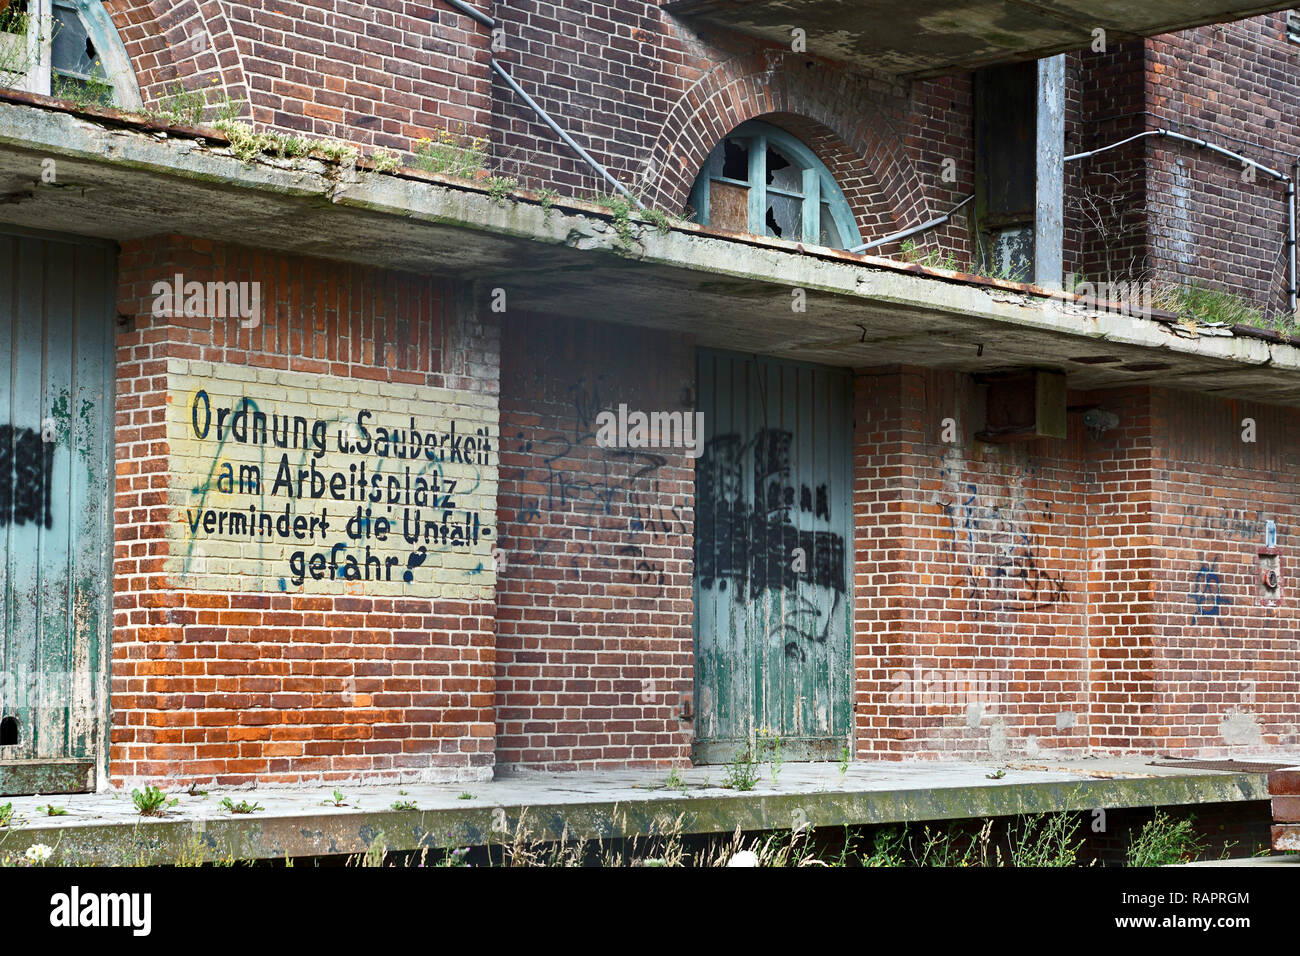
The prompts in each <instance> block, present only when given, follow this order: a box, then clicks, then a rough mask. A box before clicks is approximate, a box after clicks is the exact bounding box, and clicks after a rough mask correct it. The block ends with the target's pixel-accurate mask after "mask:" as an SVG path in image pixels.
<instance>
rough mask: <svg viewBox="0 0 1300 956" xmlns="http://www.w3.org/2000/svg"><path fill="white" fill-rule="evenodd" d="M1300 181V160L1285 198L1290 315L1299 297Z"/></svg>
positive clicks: (1293, 172) (1295, 163)
mask: <svg viewBox="0 0 1300 956" xmlns="http://www.w3.org/2000/svg"><path fill="white" fill-rule="evenodd" d="M1297 181H1300V159H1298V160H1296V161H1295V162H1293V163H1292V164H1291V181H1290V182H1288V183H1287V190H1286V191H1287V198H1288V199H1290V200H1291V234H1290V236H1289V237H1288V239H1287V257H1286V260H1287V266H1288V267H1289V268H1288V270H1287V271H1288V272H1289V274H1290V276H1291V290H1290V292H1291V314H1292V315H1295V312H1296V299H1297V297H1298V296H1300V284H1297V277H1296V245H1295V244H1296V212H1297V210H1296V190H1295V184H1296V182H1297Z"/></svg>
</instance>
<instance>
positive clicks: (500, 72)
mask: <svg viewBox="0 0 1300 956" xmlns="http://www.w3.org/2000/svg"><path fill="white" fill-rule="evenodd" d="M443 3H445V4H447V6H449V7H451V8H452V9H453V10H458V11H459V12H461V13H463V14H465V16H467V17H470V18H471V19H473V20H476V21H478V22H479V23H481V24H483V26H485V27H487V28H488V29H489V30H494V29H496V25H497V22H496V21H495V20H494V19H492V18H491V17H490V16H488V15H487V14H486V13H483V12H482V11H480V10H477V9H475V8H474V7H472V6H470V5H469V4H468V3H464V2H462V0H443ZM488 62H489V63H490V64H491V66H492V69H493V71H494V72H495V73H496V74H497V76H499V77H501V79H502V80H504V81H505V83H506V85H507V86H509V87H510V89H511V90H513V91H514V93H515V95H516V96H518V97H519V98H520V99H521V100H523V101H524V102H525V103H526V104H527V105H528V108H529V109H531V110H532V111H533V112H534V113H536V114H537V116H538V118H539V119H540V120H541V121H542V122H543V123H545V124H546V125H547V126H548V127H550V130H551V132H553V133H554V134H555V135H556V136H558V137H559V138H560V140H561V141H562V142H563V143H564V145H566V146H568V147H569V148H570V149H571V150H573V151H574V152H575V153H577V154H578V156H579V158H581V159H582V161H583V162H585V163H586V164H587V165H588V166H590V167H591V168H592V169H593V170H595V171H596V173H597V174H599V175H600V177H601V178H602V179H604V180H605V182H607V183H609V184H610V185H611V186H613V187H614V189H615V190H616V191H618V192H619V193H621V194H622V195H623V196H625V197H626V198H627V199H629V200H631V201H632V203H633V204H635V206H636V207H637V208H638V209H640V210H641V211H642V212H645V211H646V206H645V204H644V203H643V202H641V200H640V199H638V198H637V197H636V196H634V195H632V193H631V192H629V191H628V189H627V187H626V186H624V185H623V184H622V183H620V182H619V181H618V180H617V179H615V178H614V177H613V176H611V175H610V173H609V170H608V169H606V168H605V167H604V166H602V165H601V164H600V163H598V162H597V161H596V159H595V157H593V156H592V155H591V154H590V153H588V152H587V151H586V150H585V149H583V148H582V147H581V146H580V145H578V142H577V140H575V139H574V138H573V137H572V136H570V135H569V134H568V133H567V132H565V131H564V129H563V128H562V127H561V126H560V124H559V123H557V122H555V120H553V119H551V116H550V114H549V113H547V112H546V110H544V109H542V107H541V105H540V104H538V102H537V101H536V100H534V99H533V98H532V97H531V96H529V95H528V94H527V93H526V92H525V91H524V88H523V87H522V86H520V85H519V84H518V83H517V82H515V78H514V77H513V76H511V75H510V74H509V73H507V72H506V68H505V67H504V66H502V65H501V63H500V61H498V60H497V58H496V57H490V58H489V60H488Z"/></svg>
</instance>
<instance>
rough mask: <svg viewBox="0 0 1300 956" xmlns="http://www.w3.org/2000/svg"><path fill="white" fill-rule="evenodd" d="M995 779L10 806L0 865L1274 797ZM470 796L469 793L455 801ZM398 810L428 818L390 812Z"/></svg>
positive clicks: (828, 778)
mask: <svg viewBox="0 0 1300 956" xmlns="http://www.w3.org/2000/svg"><path fill="white" fill-rule="evenodd" d="M1143 769H1148V770H1149V773H1141V771H1142V770H1143ZM995 772H996V768H995V766H993V765H976V764H906V765H903V764H862V763H859V764H854V765H852V766H851V767H850V769H849V770H848V771H847V772H846V773H844V774H843V775H842V776H841V774H840V772H839V768H838V766H837V765H832V764H789V765H786V766H785V767H784V768H783V769H782V771H781V774H780V784H779V786H776V787H774V786H772V785H771V783H770V782H769V781H767V780H766V779H764V780H762V781H761V782H760V783H759V785H758V788H757V789H755V790H754V791H751V792H747V793H738V792H736V791H732V790H726V789H723V788H721V787H718V786H716V785H713V784H712V781H711V779H710V778H711V777H712V778H718V777H720V776H721V774H722V770H721V768H717V767H714V768H711V769H704V768H693V769H690V770H683V771H679V774H680V776H681V777H682V779H683V781H684V791H679V790H668V789H666V788H665V787H664V786H663V782H664V778H665V776H666V773H665V772H663V771H612V772H609V773H576V774H551V775H537V776H527V777H518V778H506V779H503V780H496V781H493V782H491V783H487V784H466V785H464V786H463V787H462V788H461V789H451V788H448V787H446V786H429V785H414V784H412V785H409V786H403V787H400V788H399V787H397V786H392V787H369V788H351V789H349V790H344V794H345V799H346V802H347V803H348V804H350V805H348V806H342V807H335V806H333V805H331V804H329V803H327V802H326V801H327V798H328V797H329V793H330V789H329V788H326V787H316V788H310V789H294V790H262V791H240V792H237V793H229V794H219V793H215V792H214V793H212V794H209V795H207V796H206V797H190V796H187V795H185V794H184V793H180V794H176V795H175V796H176V797H177V799H178V800H179V801H180V803H179V805H178V806H177V807H176V808H175V809H173V810H170V811H168V815H166V816H164V817H160V818H149V817H143V818H142V817H140V816H139V815H138V814H136V812H135V809H134V806H133V805H132V803H131V799H130V796H129V795H127V794H94V795H90V796H86V797H57V798H54V803H55V804H56V805H57V806H61V807H67V809H68V811H69V814H68V815H67V816H57V817H47V816H42V815H40V811H39V810H38V805H45V804H48V803H49V801H50V799H51V798H49V797H42V798H39V800H38V799H37V798H25V799H21V800H18V799H16V800H15V801H14V810H15V813H16V816H17V817H19V818H21V819H19V820H17V821H16V822H15V823H14V825H12V826H10V827H9V828H7V829H3V830H0V858H2V857H3V856H5V855H9V856H20V855H21V854H22V853H23V851H25V850H26V849H27V848H28V847H29V846H32V845H34V844H38V843H43V844H45V845H47V846H50V847H53V848H54V857H53V861H52V862H54V863H64V864H71V865H82V864H115V865H126V864H153V863H167V862H174V861H176V860H178V859H182V860H185V859H188V860H195V859H200V858H202V859H209V860H211V859H226V858H234V859H279V858H284V857H289V858H298V857H310V856H328V855H336V854H355V853H364V852H365V851H366V850H367V849H368V848H369V847H370V846H371V845H372V844H373V843H374V842H375V841H376V839H377V838H379V835H380V834H381V833H382V835H383V836H382V840H383V843H384V845H385V846H386V847H387V848H388V849H390V850H416V849H421V848H426V847H428V848H440V847H441V848H446V847H461V846H473V845H483V844H487V843H494V842H496V843H499V842H505V841H508V840H510V839H512V838H513V836H514V835H515V833H516V832H517V830H519V829H521V828H522V829H523V830H526V831H527V833H528V835H529V837H530V839H532V840H534V841H538V842H542V841H553V840H559V839H561V838H564V837H566V836H567V837H568V838H600V839H610V838H617V837H627V836H633V835H637V834H646V833H652V832H656V831H660V832H661V831H663V830H665V829H678V830H680V832H682V833H685V834H710V833H717V834H729V833H731V832H733V831H734V830H735V829H736V828H737V827H739V828H740V829H741V830H744V831H760V830H774V829H787V828H791V827H794V826H799V825H802V824H804V823H807V824H811V825H812V826H813V827H818V828H820V827H839V826H846V825H849V826H855V825H871V824H887V823H902V822H911V821H924V820H960V819H967V818H980V817H991V816H1009V815H1017V814H1036V813H1044V812H1054V811H1063V810H1065V811H1088V810H1092V809H1097V808H1118V807H1141V806H1174V805H1194V804H1198V803H1226V802H1237V801H1251V800H1265V799H1267V797H1268V790H1267V786H1266V781H1265V775H1264V774H1262V773H1261V774H1254V773H1229V774H1225V773H1213V772H1197V771H1183V770H1177V771H1168V770H1164V771H1162V770H1160V769H1159V768H1142V767H1141V764H1140V762H1139V763H1135V762H1133V761H1127V762H1122V763H1121V762H1106V761H1079V762H1077V763H1074V764H1071V765H1064V764H1063V765H1060V766H1059V767H1057V768H1053V769H1041V770H1040V769H1032V770H1019V769H1009V770H1005V771H1003V772H1004V773H1005V776H1003V777H1001V778H998V779H990V774H994V773H995ZM766 776H767V774H766V768H764V778H766ZM399 790H401V791H404V793H399ZM461 793H469V794H472V795H473V799H460V794H461ZM223 795H228V796H230V797H231V798H232V799H233V800H236V801H239V800H248V801H250V802H257V803H261V804H263V805H264V806H265V809H264V810H262V811H260V812H257V813H253V814H246V815H233V814H230V813H228V812H227V811H225V810H223V809H221V808H220V806H219V805H218V801H219V799H220V798H221V796H223ZM398 800H402V801H412V802H414V803H415V804H416V805H417V807H419V809H417V810H394V809H392V804H393V803H394V802H395V801H398ZM358 804H359V805H358Z"/></svg>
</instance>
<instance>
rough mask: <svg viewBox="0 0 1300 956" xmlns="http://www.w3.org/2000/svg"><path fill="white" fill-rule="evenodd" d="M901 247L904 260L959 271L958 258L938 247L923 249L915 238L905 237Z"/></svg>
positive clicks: (926, 266) (924, 265)
mask: <svg viewBox="0 0 1300 956" xmlns="http://www.w3.org/2000/svg"><path fill="white" fill-rule="evenodd" d="M899 248H900V255H902V257H903V261H904V262H910V263H913V264H915V265H919V266H921V267H923V268H926V269H946V270H947V271H948V272H957V271H958V269H957V259H956V258H955V257H954V256H952V255H946V254H944V253H943V252H941V251H940V250H938V249H921V248H920V247H919V246H918V245H917V244H916V241H915V240H913V239H904V240H903V243H902V245H901V246H900V247H899Z"/></svg>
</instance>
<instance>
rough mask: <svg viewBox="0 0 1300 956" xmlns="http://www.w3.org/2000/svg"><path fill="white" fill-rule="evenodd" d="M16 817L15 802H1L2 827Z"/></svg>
mask: <svg viewBox="0 0 1300 956" xmlns="http://www.w3.org/2000/svg"><path fill="white" fill-rule="evenodd" d="M13 818H14V805H13V803H3V804H0V827H7V826H9V824H10V823H11V822H12V821H13Z"/></svg>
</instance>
